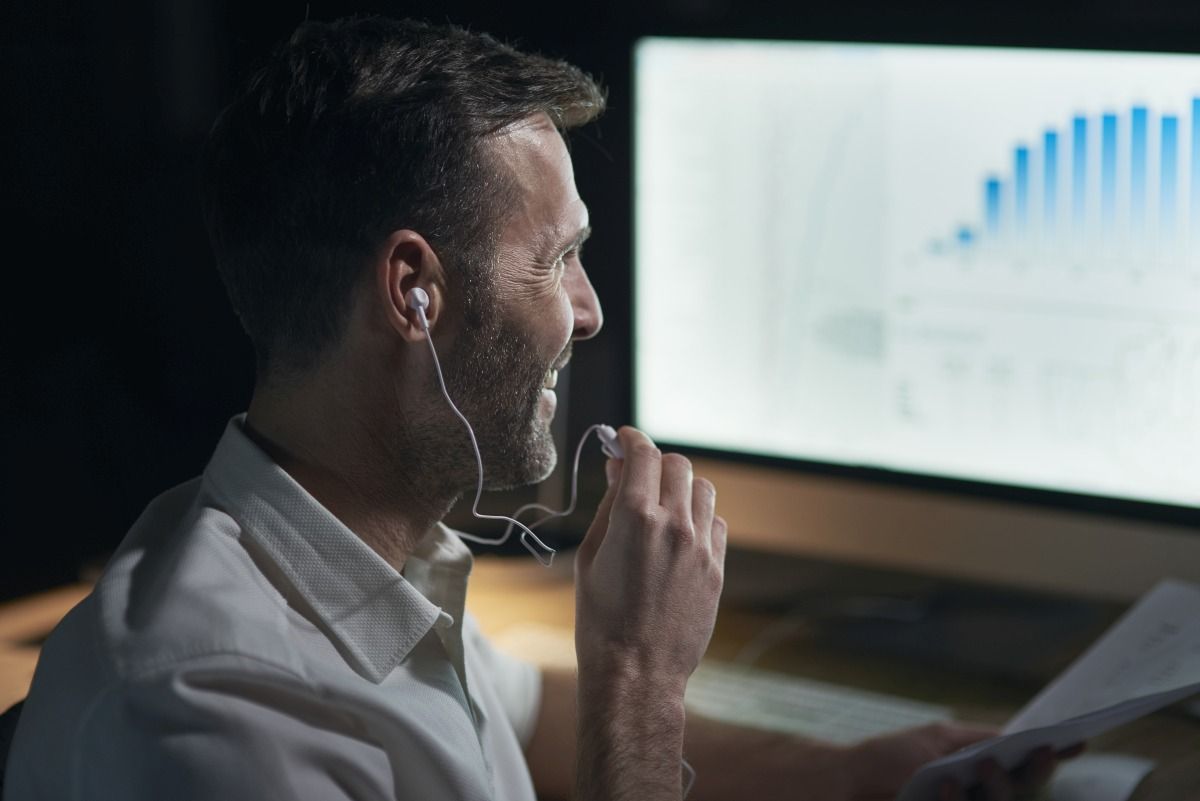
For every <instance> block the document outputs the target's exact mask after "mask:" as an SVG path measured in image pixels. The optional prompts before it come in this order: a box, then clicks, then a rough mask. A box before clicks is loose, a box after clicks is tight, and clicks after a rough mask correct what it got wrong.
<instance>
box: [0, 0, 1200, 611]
mask: <svg viewBox="0 0 1200 801" xmlns="http://www.w3.org/2000/svg"><path fill="white" fill-rule="evenodd" d="M784 9H786V10H784ZM356 11H379V12H384V13H389V14H394V15H405V16H415V17H420V18H425V19H430V20H433V21H451V22H457V23H459V24H464V25H468V26H470V27H472V28H474V29H476V30H486V31H489V32H491V33H494V34H496V35H498V36H500V37H501V38H504V39H508V40H510V41H513V42H514V43H516V44H518V45H520V46H523V47H525V48H528V49H532V50H540V51H542V52H545V53H548V54H551V55H556V56H560V57H565V58H568V59H569V60H572V61H574V62H576V63H578V64H579V65H581V66H582V67H584V68H585V69H587V70H589V71H591V72H593V73H594V74H596V75H598V76H600V77H602V78H603V79H604V80H605V82H606V83H607V84H608V86H609V87H610V89H611V93H610V94H611V111H610V113H609V114H608V115H607V117H606V118H605V119H604V120H603V121H602V122H601V123H600V124H598V125H597V126H595V127H593V128H592V129H590V130H588V131H586V132H585V133H584V134H583V135H582V136H579V137H577V138H576V141H575V144H574V155H575V160H576V170H577V177H578V183H579V186H580V188H581V191H582V193H583V195H584V198H585V199H586V200H587V201H588V203H589V205H590V207H591V210H592V218H593V224H594V225H595V227H596V229H597V235H596V236H595V237H594V238H593V240H592V242H591V243H589V247H588V264H589V270H590V272H591V275H592V278H593V281H594V283H595V284H596V287H597V290H598V292H599V294H600V296H601V299H602V300H603V302H604V304H605V308H606V312H607V317H608V326H607V330H606V332H605V333H604V334H603V335H602V336H601V337H600V339H599V340H597V341H596V342H595V343H593V344H591V345H589V346H586V347H581V348H579V349H578V351H577V357H576V361H575V364H574V366H573V368H572V373H573V376H572V383H571V398H570V401H571V415H570V419H569V423H568V428H569V437H568V440H569V441H570V442H572V443H573V442H574V440H575V438H576V436H577V435H578V433H579V432H580V431H581V430H582V428H583V427H584V426H585V425H586V424H587V423H590V422H592V421H596V420H608V421H611V422H614V423H616V422H620V421H622V420H624V419H626V418H627V416H628V397H627V396H628V387H627V377H626V368H625V364H626V361H627V353H628V312H629V307H628V289H629V270H628V263H629V252H630V230H629V217H630V210H629V172H628V168H629V144H630V143H629V104H630V101H631V98H630V92H629V49H630V45H631V43H632V41H633V39H634V38H635V37H636V36H638V35H642V34H647V33H660V34H670V33H675V34H695V35H743V36H771V37H785V36H796V37H806V38H826V39H862V40H897V41H918V42H919V41H926V42H969V43H996V44H1028V45H1058V46H1100V47H1103V46H1114V47H1127V48H1142V47H1145V48H1150V49H1168V50H1195V49H1200V4H1197V3H1179V4H1164V3H1148V2H1128V1H1127V0H1093V1H1090V2H1089V1H1087V0H1076V2H1060V3H1040V4H1033V3H1027V4H1020V3H1012V2H1005V3H1000V2H970V3H964V2H961V0H959V2H953V3H951V2H943V3H924V4H917V3H902V2H894V1H893V2H873V3H824V2H823V3H820V4H816V3H814V4H811V5H806V4H804V3H779V2H777V1H776V0H741V1H739V2H734V0H646V1H645V2H634V1H633V0H623V2H619V3H606V4H600V3H593V4H576V5H571V4H568V3H559V4H551V3H527V4H520V5H514V4H511V3H483V2H474V3H471V2H465V1H464V0H448V1H447V2H417V3H376V4H351V3H331V2H314V3H303V2H295V3H279V2H275V3H270V2H263V3H246V4H238V3H232V2H229V0H225V2H206V0H162V1H161V2H147V0H140V1H138V2H126V3H116V2H108V3H105V2H101V1H100V0H74V2H70V1H62V0H60V1H59V2H26V1H25V0H15V2H14V1H13V0H10V2H7V3H5V4H3V8H2V9H0V87H2V89H0V100H2V101H3V106H2V108H3V110H4V114H5V120H6V124H5V125H4V136H3V140H2V141H3V142H4V143H5V144H4V147H3V148H2V150H0V152H2V154H3V156H2V158H3V168H2V170H0V187H2V189H0V197H2V202H3V204H4V205H3V219H4V223H5V231H6V235H5V241H6V244H7V248H6V252H5V254H4V262H5V264H6V269H5V270H4V276H5V291H4V292H3V297H4V307H3V315H2V319H3V340H2V342H3V345H2V351H0V411H2V413H3V428H2V429H0V443H2V447H3V452H2V453H3V465H4V475H3V481H2V482H0V486H2V490H0V491H2V493H3V494H2V495H0V538H2V539H0V599H2V598H5V597H11V596H13V595H16V594H19V593H22V592H26V591H29V590H31V589H35V588H39V587H44V586H48V585H51V584H54V583H57V582H61V581H68V580H72V579H74V578H75V577H76V576H78V575H79V572H80V570H81V568H82V567H83V566H85V565H87V564H88V563H89V562H94V561H96V560H98V559H103V557H104V556H105V555H106V554H107V553H109V552H110V551H111V549H112V548H113V547H114V546H115V545H116V543H117V542H118V541H119V540H120V538H121V536H122V535H123V534H124V532H125V530H126V529H127V528H128V527H129V525H130V524H131V523H132V522H133V520H134V519H135V518H136V517H137V515H138V514H139V513H140V511H141V510H142V508H143V507H144V506H145V504H146V502H147V501H148V500H149V499H150V498H151V497H153V496H154V495H156V494H157V493H159V492H161V491H162V490H164V489H166V488H168V487H170V486H172V485H174V484H176V483H178V482H180V481H183V480H186V479H187V478H190V477H191V476H194V475H196V474H197V473H199V472H200V471H201V469H202V468H203V466H204V463H205V461H206V460H207V458H208V456H209V454H210V453H211V450H212V447H213V445H214V444H215V442H216V439H217V437H218V436H219V434H220V432H221V430H222V428H223V426H224V424H225V422H226V420H227V419H228V418H229V417H230V416H231V415H233V414H235V413H236V412H238V411H241V410H242V409H244V407H245V405H246V403H247V401H248V399H249V395H250V390H251V382H252V362H251V354H250V350H249V347H248V344H247V342H246V340H245V339H244V337H243V336H242V334H241V332H240V329H239V328H238V326H237V323H236V320H235V319H234V318H233V315H232V313H231V312H230V311H229V309H228V307H227V304H226V302H225V298H224V294H223V291H222V289H221V287H220V285H219V283H218V281H217V279H216V275H215V272H214V271H213V269H212V267H211V263H210V256H209V253H208V246H207V243H206V241H205V238H204V234H203V230H202V226H201V222H200V215H199V211H198V207H197V199H196V192H195V168H196V154H197V150H198V147H199V144H200V142H201V140H202V138H203V135H204V133H205V131H206V130H207V128H208V125H209V124H210V123H211V121H212V119H213V117H214V116H215V114H216V113H217V111H218V109H219V108H220V106H221V104H222V102H223V100H224V98H225V97H227V95H228V93H229V92H230V91H231V89H232V87H233V86H234V84H235V83H236V81H238V80H239V79H240V78H241V77H242V76H243V75H244V74H245V72H246V71H247V69H248V67H249V65H250V64H251V63H252V61H253V60H254V59H255V58H257V57H259V56H260V55H261V54H262V53H264V52H265V51H266V50H268V49H269V46H270V44H271V43H273V42H274V41H276V40H277V39H279V38H281V37H283V36H286V34H287V33H288V32H289V31H290V30H291V29H292V28H293V27H294V26H295V24H296V23H298V22H299V21H301V20H302V19H303V18H304V17H305V15H306V14H307V15H309V16H311V17H313V18H316V19H328V18H332V17H335V16H338V15H341V14H345V13H351V12H356ZM716 113H719V110H716Z"/></svg>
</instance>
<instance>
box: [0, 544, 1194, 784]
mask: <svg viewBox="0 0 1200 801" xmlns="http://www.w3.org/2000/svg"><path fill="white" fill-rule="evenodd" d="M564 556H565V557H566V558H560V559H559V560H558V561H557V562H556V566H555V567H553V568H551V569H545V568H543V567H541V566H540V565H538V564H537V563H535V562H534V561H532V560H527V559H497V558H489V557H483V558H480V559H478V560H477V563H476V567H475V571H474V575H473V577H472V580H471V589H470V595H469V597H468V599H467V603H468V607H469V608H470V609H471V611H472V612H473V613H474V614H475V616H476V617H477V618H478V620H479V623H480V627H481V628H482V629H483V631H484V632H485V633H486V634H488V635H489V636H492V637H494V638H497V639H498V640H500V641H501V642H504V641H505V638H506V635H507V634H508V633H510V632H512V631H513V630H514V629H515V628H516V627H519V626H522V625H526V624H537V625H541V626H551V627H557V628H559V629H561V630H562V631H563V632H564V633H566V632H569V631H570V630H571V629H572V628H573V626H574V622H575V598H574V591H573V589H572V582H571V575H570V570H569V567H570V557H569V555H564ZM87 592H88V586H87V585H86V584H78V585H70V586H67V587H62V588H59V589H56V590H53V591H50V592H47V593H43V594H40V595H36V596H32V597H30V598H25V599H21V600H18V601H12V602H9V603H5V604H0V710H3V709H6V708H8V706H9V705H10V704H12V703H14V702H15V701H17V700H19V699H20V698H22V697H24V695H25V694H26V693H27V692H28V688H29V681H30V679H31V678H32V676H33V669H34V666H35V664H36V662H37V654H38V643H39V642H40V640H41V639H42V638H43V637H44V636H45V635H46V634H47V633H48V632H49V631H50V629H51V628H53V626H54V625H55V623H57V622H58V620H59V619H61V617H62V616H63V615H64V614H66V613H67V611H69V610H70V609H71V607H73V606H74V605H75V604H76V603H78V602H79V601H80V600H82V598H83V597H84V596H85V595H86V594H87ZM769 622H770V619H769V618H767V617H766V616H764V615H761V614H754V613H750V612H745V611H739V610H737V609H724V610H722V612H721V614H720V615H719V617H718V619H717V625H716V629H715V631H714V633H713V639H712V644H711V646H710V648H709V656H710V657H712V658H714V659H719V660H729V659H732V658H733V656H734V655H735V654H737V653H738V651H739V650H740V649H741V648H742V647H743V646H744V645H745V644H746V643H747V642H749V641H750V639H751V638H752V637H753V636H754V635H755V634H756V633H757V632H759V631H760V630H761V629H762V627H763V626H765V625H767V624H768V623H769ZM526 656H528V657H530V658H532V659H534V661H543V662H555V661H561V660H562V659H563V655H562V654H561V653H553V652H550V651H547V652H544V653H540V654H537V653H535V654H526ZM768 657H769V658H767V657H764V659H763V662H762V664H763V666H764V667H769V668H772V669H777V670H785V671H790V672H794V673H798V674H802V675H805V676H807V677H810V678H814V679H819V680H822V681H829V682H833V683H839V684H847V685H853V686H858V687H862V688H864V689H869V690H875V691H878V692H885V693H893V694H899V695H906V696H910V697H913V698H918V699H920V700H925V701H930V702H932V703H939V704H946V705H948V706H951V707H952V708H954V710H955V712H956V714H957V716H958V717H960V718H962V719H970V720H975V721H980V722H984V723H1001V722H1003V721H1004V720H1006V719H1007V718H1008V717H1009V716H1010V715H1011V714H1012V713H1013V712H1015V711H1016V710H1017V709H1018V708H1019V707H1020V706H1021V705H1022V704H1023V703H1024V702H1025V701H1026V700H1027V696H1028V694H1027V692H1026V691H1025V690H1018V689H1013V688H1011V687H1004V686H997V685H995V684H994V683H991V682H989V681H987V680H983V679H979V678H974V677H970V676H962V675H956V674H954V673H953V672H952V671H930V670H928V669H924V668H916V667H913V666H906V665H903V664H882V663H880V662H872V661H870V660H864V659H863V658H861V657H855V656H852V655H849V654H846V653H839V652H837V651H834V650H831V649H829V648H826V647H823V646H822V645H821V644H820V643H817V642H815V641H810V640H808V639H806V637H805V635H804V633H803V632H802V631H801V632H798V633H797V636H795V637H794V638H792V639H791V640H789V643H788V647H787V649H786V650H784V649H780V650H778V651H776V652H772V654H769V655H768ZM1091 749H1092V750H1093V751H1117V752H1123V753H1129V754H1136V755H1140V756H1146V757H1149V758H1151V759H1154V760H1155V761H1156V762H1157V763H1158V767H1157V768H1156V769H1155V770H1154V772H1153V773H1151V774H1150V776H1149V777H1147V778H1146V780H1145V781H1144V782H1143V783H1142V784H1141V786H1140V787H1139V788H1138V790H1137V792H1136V793H1135V794H1134V796H1133V799H1132V801H1185V800H1186V799H1191V798H1195V797H1196V795H1197V788H1198V787H1200V721H1197V720H1195V719H1192V718H1188V717H1185V716H1183V715H1181V714H1179V713H1178V712H1173V711H1171V710H1166V711H1163V712H1160V713H1157V714H1155V715H1150V716H1148V717H1145V718H1142V719H1141V720H1138V721H1135V722H1134V723H1131V724H1129V725H1128V726H1124V727H1122V728H1120V729H1117V730H1115V731H1113V732H1110V733H1108V734H1106V735H1104V736H1102V737H1100V738H1097V739H1096V740H1095V741H1093V742H1092V743H1091Z"/></svg>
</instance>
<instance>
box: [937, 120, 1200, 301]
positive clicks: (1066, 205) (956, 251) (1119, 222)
mask: <svg viewBox="0 0 1200 801" xmlns="http://www.w3.org/2000/svg"><path fill="white" fill-rule="evenodd" d="M1184 105H1185V113H1181V112H1180V110H1178V109H1170V110H1166V111H1161V112H1160V111H1156V110H1154V109H1151V108H1148V107H1147V106H1145V105H1132V106H1130V107H1128V108H1127V109H1125V110H1124V111H1102V112H1096V113H1093V114H1091V115H1086V114H1081V113H1076V114H1074V115H1072V116H1071V118H1070V119H1069V120H1066V121H1065V122H1063V123H1062V124H1060V125H1057V126H1047V127H1045V128H1044V129H1043V130H1041V131H1040V132H1034V133H1032V134H1031V135H1029V136H1027V137H1024V138H1022V139H1020V140H1018V141H1017V142H1016V143H1015V144H1014V146H1013V148H1012V153H1011V158H1010V161H1009V166H1010V169H1009V170H1008V171H1006V172H994V173H989V174H988V175H986V176H985V177H984V178H983V179H982V180H981V181H980V187H979V198H980V214H979V217H978V218H977V219H976V220H974V221H963V222H960V223H959V224H957V225H955V226H953V228H952V230H949V231H947V232H946V234H945V235H944V236H942V237H933V238H931V239H930V242H929V249H930V252H931V253H933V254H936V255H945V256H957V257H959V258H967V259H970V258H978V257H980V256H981V255H983V254H991V255H992V256H993V257H996V258H1001V259H1004V258H1008V259H1024V260H1027V261H1036V262H1039V263H1045V264H1046V265H1047V266H1052V265H1053V264H1058V265H1059V266H1072V265H1074V266H1083V265H1091V266H1098V265H1104V264H1105V263H1119V264H1123V265H1125V266H1127V267H1128V268H1129V269H1131V270H1135V271H1140V270H1146V269H1148V268H1149V267H1150V266H1154V267H1159V268H1162V267H1170V268H1174V269H1178V270H1184V271H1191V272H1192V273H1193V276H1192V277H1193V278H1194V277H1195V275H1194V273H1195V271H1197V270H1200V261H1198V258H1197V256H1198V248H1200V97H1193V98H1190V99H1189V100H1188V101H1187V102H1186V104H1184ZM1181 122H1182V124H1183V131H1184V132H1185V133H1186V138H1185V140H1184V141H1183V142H1181V140H1180V130H1181ZM1181 148H1182V149H1181Z"/></svg>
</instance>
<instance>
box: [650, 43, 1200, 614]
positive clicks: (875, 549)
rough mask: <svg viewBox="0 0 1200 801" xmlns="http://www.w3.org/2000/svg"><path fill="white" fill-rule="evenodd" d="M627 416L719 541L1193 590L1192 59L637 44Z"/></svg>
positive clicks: (1196, 247) (1121, 589)
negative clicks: (693, 495) (692, 476)
mask: <svg viewBox="0 0 1200 801" xmlns="http://www.w3.org/2000/svg"><path fill="white" fill-rule="evenodd" d="M634 82H635V113H634V119H635V123H634V145H635V179H634V214H635V217H634V229H635V230H634V238H635V247H634V307H635V308H634V336H633V363H634V388H633V396H634V397H633V400H634V404H633V405H634V419H635V422H636V424H637V425H639V426H640V427H642V428H643V429H644V430H646V431H647V432H648V433H649V434H650V435H651V436H653V437H655V438H656V439H658V440H660V441H662V442H665V443H670V444H673V445H676V446H681V447H684V448H690V449H693V451H694V452H695V453H696V454H698V458H697V461H698V464H699V466H698V469H699V470H700V471H701V472H704V473H706V474H708V475H710V476H711V477H713V478H714V480H715V481H716V483H717V486H718V498H719V505H720V506H721V509H722V512H723V514H724V515H725V516H726V517H727V518H728V519H729V523H730V536H731V541H732V542H735V543H740V544H742V545H747V546H751V547H759V548H769V549H782V550H786V551H795V552H798V553H808V554H814V555H820V556H826V557H833V558H837V559H848V560H855V561H862V562H869V563H872V564H878V565H888V566H895V567H901V568H906V569H914V570H919V571H929V572H933V573H937V574H945V575H953V576H956V577H960V578H968V579H977V580H980V581H985V582H995V583H1002V584H1006V585H1017V586H1020V587H1024V588H1033V589H1044V590H1050V591H1053V592H1060V593H1067V594H1072V595H1082V596H1094V597H1103V598H1112V599H1129V598H1133V597H1136V596H1137V595H1138V594H1140V593H1141V592H1143V591H1144V590H1145V589H1147V588H1148V587H1149V586H1151V585H1152V584H1153V583H1154V582H1155V581H1157V579H1158V578H1160V577H1161V576H1164V575H1175V576H1179V577H1183V578H1190V579H1200V54H1198V55H1183V54H1162V53H1132V52H1111V51H1079V50H1076V51H1070V50H1046V49H1030V48H1015V47H1013V48H998V47H965V46H926V45H892V44H865V43H831V42H801V41H759V40H755V41H750V40H721V39H689V38H647V39H642V40H640V41H639V42H638V43H637V45H636V49H635V56H634Z"/></svg>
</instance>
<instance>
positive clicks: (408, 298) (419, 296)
mask: <svg viewBox="0 0 1200 801" xmlns="http://www.w3.org/2000/svg"><path fill="white" fill-rule="evenodd" d="M404 302H405V303H406V304H408V308H410V309H412V310H413V311H415V312H416V313H417V319H418V320H419V321H420V323H421V330H422V331H428V330H429V320H427V319H425V309H426V308H428V307H429V294H428V293H427V292H426V291H425V290H424V289H421V287H419V286H414V287H413V288H412V289H410V290H408V292H407V293H406V294H405V295H404Z"/></svg>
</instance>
